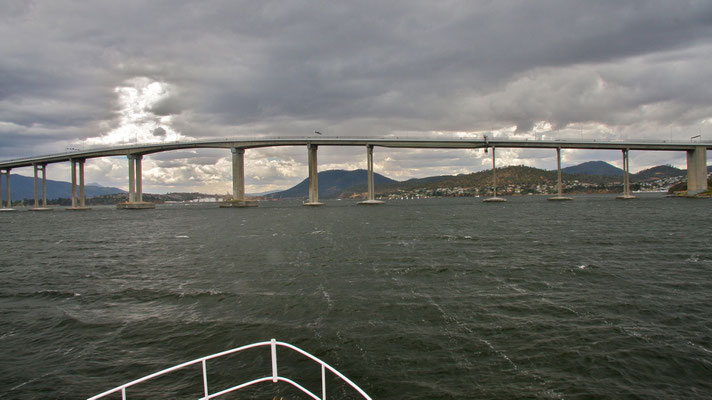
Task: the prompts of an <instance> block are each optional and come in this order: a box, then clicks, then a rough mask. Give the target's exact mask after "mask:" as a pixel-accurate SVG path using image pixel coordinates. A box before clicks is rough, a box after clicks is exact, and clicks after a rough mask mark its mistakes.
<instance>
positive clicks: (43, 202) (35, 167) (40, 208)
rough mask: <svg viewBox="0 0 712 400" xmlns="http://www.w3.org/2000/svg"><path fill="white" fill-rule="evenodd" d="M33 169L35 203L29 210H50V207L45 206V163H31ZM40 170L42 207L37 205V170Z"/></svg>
mask: <svg viewBox="0 0 712 400" xmlns="http://www.w3.org/2000/svg"><path fill="white" fill-rule="evenodd" d="M32 166H33V169H34V172H35V205H34V207H33V208H30V211H52V209H51V208H47V173H46V172H45V171H46V170H47V164H33V165H32ZM40 170H42V207H40V205H39V196H38V194H39V188H38V186H39V183H38V182H37V181H38V179H39V177H38V172H39V171H40Z"/></svg>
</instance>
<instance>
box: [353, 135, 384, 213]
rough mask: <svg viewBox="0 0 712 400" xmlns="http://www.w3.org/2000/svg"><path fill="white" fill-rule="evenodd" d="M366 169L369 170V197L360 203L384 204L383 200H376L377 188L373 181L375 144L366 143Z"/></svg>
mask: <svg viewBox="0 0 712 400" xmlns="http://www.w3.org/2000/svg"><path fill="white" fill-rule="evenodd" d="M366 169H367V171H368V199H367V200H365V201H361V202H359V203H358V204H364V205H377V204H383V202H382V201H380V200H376V190H375V189H376V188H375V184H374V182H373V145H371V144H369V145H366Z"/></svg>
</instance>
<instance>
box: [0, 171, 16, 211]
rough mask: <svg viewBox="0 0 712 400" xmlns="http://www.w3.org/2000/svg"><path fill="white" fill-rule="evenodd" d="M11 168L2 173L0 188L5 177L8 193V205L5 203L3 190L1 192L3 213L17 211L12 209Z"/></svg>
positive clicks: (0, 198)
mask: <svg viewBox="0 0 712 400" xmlns="http://www.w3.org/2000/svg"><path fill="white" fill-rule="evenodd" d="M10 170H11V169H10V168H8V169H6V170H5V171H0V186H2V185H1V184H2V177H3V176H5V189H6V191H7V203H5V202H3V198H2V190H0V210H2V211H15V209H14V208H12V190H11V189H10Z"/></svg>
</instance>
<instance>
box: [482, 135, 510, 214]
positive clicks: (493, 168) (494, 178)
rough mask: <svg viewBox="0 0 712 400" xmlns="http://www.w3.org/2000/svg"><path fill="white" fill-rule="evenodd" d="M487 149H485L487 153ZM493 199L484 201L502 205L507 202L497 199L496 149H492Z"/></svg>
mask: <svg viewBox="0 0 712 400" xmlns="http://www.w3.org/2000/svg"><path fill="white" fill-rule="evenodd" d="M486 150H487V149H486V148H485V151H486ZM492 195H493V196H492V197H489V198H486V199H484V200H482V201H484V202H485V203H502V202H505V201H507V200H506V199H503V198H501V197H497V157H496V156H495V148H494V146H493V147H492Z"/></svg>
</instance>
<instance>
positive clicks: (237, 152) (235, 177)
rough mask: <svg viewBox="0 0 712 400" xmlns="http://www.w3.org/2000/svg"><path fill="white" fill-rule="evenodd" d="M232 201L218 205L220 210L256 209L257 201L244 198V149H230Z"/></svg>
mask: <svg viewBox="0 0 712 400" xmlns="http://www.w3.org/2000/svg"><path fill="white" fill-rule="evenodd" d="M231 151H232V200H227V201H223V202H221V203H220V207H222V208H233V207H238V208H241V207H257V205H258V203H257V200H247V199H246V198H245V149H238V148H235V147H233V148H232V150H231Z"/></svg>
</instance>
